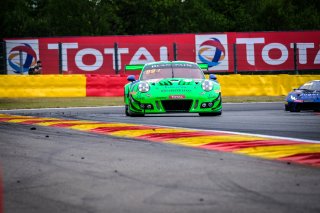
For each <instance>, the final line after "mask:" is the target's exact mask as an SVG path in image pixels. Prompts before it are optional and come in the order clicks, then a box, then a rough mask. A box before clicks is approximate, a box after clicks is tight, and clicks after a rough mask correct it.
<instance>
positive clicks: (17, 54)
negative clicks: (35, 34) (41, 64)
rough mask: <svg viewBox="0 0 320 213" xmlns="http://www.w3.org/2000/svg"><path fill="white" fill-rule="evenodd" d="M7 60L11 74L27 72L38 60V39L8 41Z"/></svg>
mask: <svg viewBox="0 0 320 213" xmlns="http://www.w3.org/2000/svg"><path fill="white" fill-rule="evenodd" d="M7 60H8V67H7V69H8V73H9V74H26V73H28V70H29V68H30V67H32V66H34V65H35V64H36V63H37V60H38V41H37V40H19V41H7Z"/></svg>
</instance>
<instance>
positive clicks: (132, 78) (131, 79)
mask: <svg viewBox="0 0 320 213" xmlns="http://www.w3.org/2000/svg"><path fill="white" fill-rule="evenodd" d="M127 80H128V81H131V82H133V81H136V78H135V77H134V75H129V76H128V78H127Z"/></svg>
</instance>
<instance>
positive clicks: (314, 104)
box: [285, 80, 320, 112]
mask: <svg viewBox="0 0 320 213" xmlns="http://www.w3.org/2000/svg"><path fill="white" fill-rule="evenodd" d="M285 110H286V111H290V112H300V111H301V110H315V111H319V110H320V80H314V81H309V82H307V83H305V84H304V85H302V86H301V87H299V88H298V89H294V91H292V92H290V93H289V94H288V96H287V97H286V103H285Z"/></svg>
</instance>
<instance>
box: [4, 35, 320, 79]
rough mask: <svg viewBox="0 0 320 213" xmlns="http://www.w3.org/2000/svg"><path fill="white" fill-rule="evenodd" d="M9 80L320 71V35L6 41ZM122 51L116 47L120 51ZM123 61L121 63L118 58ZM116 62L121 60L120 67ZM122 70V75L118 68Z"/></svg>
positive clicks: (141, 36)
mask: <svg viewBox="0 0 320 213" xmlns="http://www.w3.org/2000/svg"><path fill="white" fill-rule="evenodd" d="M5 41H6V48H7V49H6V54H7V70H8V74H21V73H23V74H26V73H27V70H28V69H29V68H30V67H32V66H34V65H35V63H36V61H37V60H41V61H42V66H43V74H59V72H60V70H61V72H62V73H64V74H108V75H112V74H115V73H116V70H119V72H120V74H121V73H124V72H125V70H124V66H125V65H127V64H145V63H148V62H152V61H159V60H162V61H165V60H174V59H177V60H186V61H194V62H197V63H207V64H208V65H209V70H210V71H212V72H216V73H219V72H230V73H233V72H234V70H237V72H242V71H278V70H288V71H294V70H295V69H298V70H306V69H313V70H319V69H320V31H301V32H252V33H236V32H231V33H210V34H209V33H207V34H168V35H139V36H100V37H60V38H59V37H57V38H36V39H33V38H32V39H5ZM115 45H116V46H115ZM116 56H117V57H116ZM116 59H118V60H117V61H116ZM116 67H117V68H118V69H117V68H116Z"/></svg>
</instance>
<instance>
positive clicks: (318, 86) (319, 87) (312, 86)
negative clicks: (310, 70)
mask: <svg viewBox="0 0 320 213" xmlns="http://www.w3.org/2000/svg"><path fill="white" fill-rule="evenodd" d="M299 89H300V90H316V91H320V81H310V82H308V83H305V84H304V85H302V86H301V87H300V88H299Z"/></svg>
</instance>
